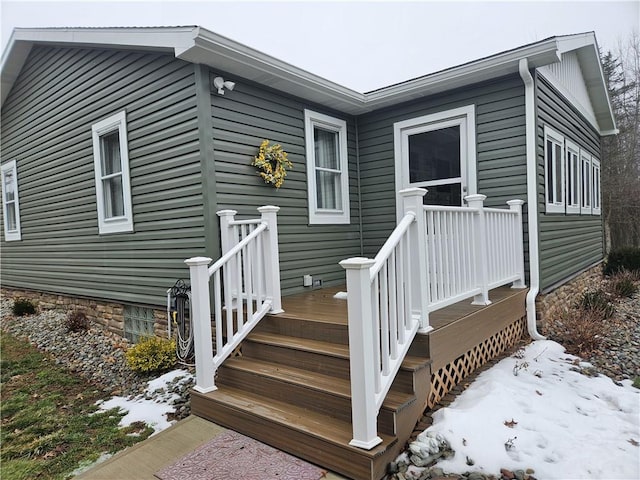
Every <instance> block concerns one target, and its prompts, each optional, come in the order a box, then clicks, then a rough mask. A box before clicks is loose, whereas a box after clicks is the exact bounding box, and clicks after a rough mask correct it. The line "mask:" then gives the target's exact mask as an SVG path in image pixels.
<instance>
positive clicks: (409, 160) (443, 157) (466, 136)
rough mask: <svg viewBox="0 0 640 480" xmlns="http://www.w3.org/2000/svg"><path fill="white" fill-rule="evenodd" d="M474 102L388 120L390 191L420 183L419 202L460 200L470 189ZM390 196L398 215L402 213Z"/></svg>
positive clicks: (473, 189)
mask: <svg viewBox="0 0 640 480" xmlns="http://www.w3.org/2000/svg"><path fill="white" fill-rule="evenodd" d="M475 123H476V119H475V105H467V106H464V107H458V108H453V109H450V110H443V111H440V112H436V113H430V114H428V115H422V116H420V117H415V118H410V119H407V120H402V121H400V122H396V123H394V124H393V142H394V156H395V174H396V192H399V191H400V190H403V189H405V188H408V187H419V188H425V189H426V190H427V194H426V195H425V196H424V198H423V202H424V204H425V205H453V206H458V207H459V206H461V205H464V203H463V198H464V197H465V196H467V195H469V194H474V193H476V191H477V190H476V175H477V174H476V128H475ZM399 200H400V199H398V200H397V201H396V214H397V216H398V219H400V218H402V217H403V216H404V211H403V206H402V202H401V201H399Z"/></svg>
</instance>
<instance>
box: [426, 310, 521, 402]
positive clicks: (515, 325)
mask: <svg viewBox="0 0 640 480" xmlns="http://www.w3.org/2000/svg"><path fill="white" fill-rule="evenodd" d="M526 332H527V317H526V316H522V317H520V318H518V319H517V320H515V321H513V322H511V323H510V324H508V325H506V326H505V327H503V328H502V329H501V330H499V331H498V332H496V333H495V334H493V335H491V336H490V337H489V338H487V339H485V340H484V341H482V342H481V343H479V344H478V345H476V346H475V347H473V348H472V349H470V350H468V351H467V352H465V353H463V354H462V355H460V356H458V357H457V358H456V359H454V360H452V361H450V362H449V363H447V364H446V365H444V366H443V367H441V368H440V369H438V370H437V371H434V372H433V373H432V374H431V385H430V390H429V395H428V397H427V408H428V409H432V408H434V407H435V406H436V405H437V404H438V403H439V402H440V400H442V398H443V397H444V396H445V395H447V393H449V392H450V391H451V390H453V389H454V388H455V387H456V386H457V385H458V384H459V383H460V382H461V381H462V380H464V379H465V378H466V377H467V376H469V375H471V374H472V373H473V372H474V371H475V370H476V369H478V368H480V367H481V366H482V365H484V364H486V363H487V362H489V361H490V360H492V359H493V358H496V357H497V356H498V355H500V354H501V353H502V352H504V351H505V350H507V349H509V348H511V347H513V346H514V345H515V344H516V343H517V342H518V341H519V340H520V339H521V338H523V337H524V335H525V334H526Z"/></svg>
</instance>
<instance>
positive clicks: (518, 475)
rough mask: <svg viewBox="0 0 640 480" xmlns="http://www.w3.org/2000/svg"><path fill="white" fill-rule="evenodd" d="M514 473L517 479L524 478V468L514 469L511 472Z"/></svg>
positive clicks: (521, 479)
mask: <svg viewBox="0 0 640 480" xmlns="http://www.w3.org/2000/svg"><path fill="white" fill-rule="evenodd" d="M513 473H514V475H515V476H516V479H517V480H524V479H525V474H524V470H516V471H515V472H513Z"/></svg>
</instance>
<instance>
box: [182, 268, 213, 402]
mask: <svg viewBox="0 0 640 480" xmlns="http://www.w3.org/2000/svg"><path fill="white" fill-rule="evenodd" d="M210 262H211V259H210V258H208V257H193V258H189V259H187V260H185V261H184V263H186V264H187V265H189V274H190V276H191V302H192V307H193V342H194V350H195V357H196V386H195V387H194V390H196V391H198V392H201V393H206V392H211V391H213V390H216V386H215V383H214V375H215V373H216V372H215V367H214V365H213V339H212V336H211V306H210V304H209V263H210Z"/></svg>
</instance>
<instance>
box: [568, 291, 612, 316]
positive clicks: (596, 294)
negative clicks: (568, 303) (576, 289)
mask: <svg viewBox="0 0 640 480" xmlns="http://www.w3.org/2000/svg"><path fill="white" fill-rule="evenodd" d="M576 307H577V308H578V309H579V310H584V311H585V312H596V313H599V314H600V315H601V316H602V318H603V319H604V318H611V317H612V316H613V314H614V313H615V307H614V306H613V305H612V304H611V302H610V301H609V296H608V295H607V293H606V292H605V291H604V290H602V289H598V290H591V291H588V292H584V293H583V294H582V296H581V297H580V300H578V303H577V304H576Z"/></svg>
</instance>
